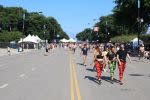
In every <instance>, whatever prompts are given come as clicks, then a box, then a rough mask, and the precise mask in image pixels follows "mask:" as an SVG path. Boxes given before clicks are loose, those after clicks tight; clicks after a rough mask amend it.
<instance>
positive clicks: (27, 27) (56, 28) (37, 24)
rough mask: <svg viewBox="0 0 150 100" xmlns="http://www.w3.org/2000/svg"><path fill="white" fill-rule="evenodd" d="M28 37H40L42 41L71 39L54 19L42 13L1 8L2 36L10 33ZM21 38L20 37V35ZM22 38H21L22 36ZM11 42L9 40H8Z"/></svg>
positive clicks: (0, 30)
mask: <svg viewBox="0 0 150 100" xmlns="http://www.w3.org/2000/svg"><path fill="white" fill-rule="evenodd" d="M23 23H24V33H23V34H22V35H25V36H27V35H28V34H31V35H38V36H39V37H40V38H41V39H48V40H49V41H51V40H52V39H54V38H57V35H59V36H60V37H59V38H67V39H68V38H69V37H68V35H67V33H66V32H64V31H63V29H62V28H61V25H60V24H59V23H58V22H57V20H56V19H55V18H54V17H46V16H44V15H43V14H42V13H41V12H28V11H27V10H25V9H23V8H21V7H3V6H2V5H1V6H0V35H1V36H2V35H4V34H5V35H6V33H8V32H16V34H18V32H23ZM19 36H20V35H19ZM20 37H21V36H20ZM6 41H9V40H6Z"/></svg>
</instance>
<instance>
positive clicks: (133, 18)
mask: <svg viewBox="0 0 150 100" xmlns="http://www.w3.org/2000/svg"><path fill="white" fill-rule="evenodd" d="M139 1H140V9H138V0H114V3H115V7H114V8H113V9H112V14H109V15H107V16H101V17H100V18H99V22H97V23H95V25H94V27H99V31H98V33H97V32H94V31H92V32H91V31H85V30H93V29H89V28H87V29H85V30H83V31H82V32H80V33H78V34H77V35H76V38H77V39H78V40H82V41H84V40H91V41H93V40H95V41H96V40H97V41H99V42H108V41H109V40H110V39H111V38H113V37H115V36H121V35H130V34H131V35H137V34H138V32H139V30H140V34H144V33H146V31H147V28H148V27H149V24H150V0H139ZM139 20H140V21H139Z"/></svg>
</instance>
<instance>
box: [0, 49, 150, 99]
mask: <svg viewBox="0 0 150 100" xmlns="http://www.w3.org/2000/svg"><path fill="white" fill-rule="evenodd" d="M44 54H45V51H42V50H39V51H33V52H28V53H24V54H18V55H12V56H1V57H0V100H149V98H150V95H149V93H150V86H149V84H150V61H149V60H145V63H144V62H141V61H138V60H137V58H132V63H127V66H126V70H125V74H124V79H123V81H124V85H122V86H121V85H119V83H118V82H117V80H118V78H119V77H118V68H117V67H116V70H115V79H116V82H115V83H114V84H111V82H110V79H109V72H103V73H102V85H99V84H98V83H97V78H96V72H94V71H93V70H92V68H93V67H92V66H90V63H91V60H92V53H91V52H90V53H89V55H88V58H87V65H88V66H86V67H85V66H82V65H81V63H82V58H81V57H80V50H79V49H78V50H77V51H76V53H75V54H73V52H72V51H69V50H65V49H63V48H56V49H55V50H54V51H50V53H48V54H47V56H44ZM107 69H108V68H107Z"/></svg>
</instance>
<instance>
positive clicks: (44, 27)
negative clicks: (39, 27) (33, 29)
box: [43, 24, 46, 47]
mask: <svg viewBox="0 0 150 100" xmlns="http://www.w3.org/2000/svg"><path fill="white" fill-rule="evenodd" d="M45 29H46V26H45V24H44V25H43V31H44V35H45V47H46V32H45Z"/></svg>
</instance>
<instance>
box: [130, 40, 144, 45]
mask: <svg viewBox="0 0 150 100" xmlns="http://www.w3.org/2000/svg"><path fill="white" fill-rule="evenodd" d="M131 42H132V43H133V47H137V46H138V38H134V39H133V40H131ZM139 42H140V44H143V41H142V40H139Z"/></svg>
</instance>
